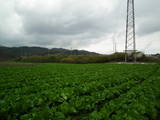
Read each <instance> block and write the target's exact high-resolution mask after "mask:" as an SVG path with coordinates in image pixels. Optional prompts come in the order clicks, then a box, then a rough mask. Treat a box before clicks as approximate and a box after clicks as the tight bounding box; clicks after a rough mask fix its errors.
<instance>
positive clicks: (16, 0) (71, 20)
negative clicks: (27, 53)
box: [0, 0, 160, 54]
mask: <svg viewBox="0 0 160 120" xmlns="http://www.w3.org/2000/svg"><path fill="white" fill-rule="evenodd" d="M126 1H127V0H0V45H5V46H41V47H48V48H53V47H56V48H59V47H63V48H67V49H85V50H90V51H95V52H99V53H104V54H108V53H112V52H113V40H115V41H116V43H117V50H118V51H123V49H124V43H125V21H126V20H125V19H126ZM159 5H160V0H135V9H136V11H135V12H136V43H137V49H138V50H141V51H144V52H146V53H158V52H159V53H160V7H159Z"/></svg>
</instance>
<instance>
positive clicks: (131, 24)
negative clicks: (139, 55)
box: [125, 0, 136, 62]
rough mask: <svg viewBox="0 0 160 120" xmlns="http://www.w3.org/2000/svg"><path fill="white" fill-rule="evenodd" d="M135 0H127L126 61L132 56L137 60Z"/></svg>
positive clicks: (133, 59)
mask: <svg viewBox="0 0 160 120" xmlns="http://www.w3.org/2000/svg"><path fill="white" fill-rule="evenodd" d="M134 10H135V9H134V0H127V20H126V42H125V62H128V60H129V58H130V57H132V61H134V62H136V40H135V12H134Z"/></svg>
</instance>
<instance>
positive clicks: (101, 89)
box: [0, 63, 160, 120]
mask: <svg viewBox="0 0 160 120" xmlns="http://www.w3.org/2000/svg"><path fill="white" fill-rule="evenodd" d="M159 110H160V68H159V65H158V64H49V63H46V64H27V63H25V64H22V63H18V64H17V63H13V64H9V63H6V64H1V65H0V120H157V119H158V118H157V117H158V114H159Z"/></svg>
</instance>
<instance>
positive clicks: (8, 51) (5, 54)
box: [0, 46, 98, 60]
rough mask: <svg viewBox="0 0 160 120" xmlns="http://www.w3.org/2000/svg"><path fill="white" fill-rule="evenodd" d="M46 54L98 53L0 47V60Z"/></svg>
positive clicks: (58, 49) (61, 49)
mask: <svg viewBox="0 0 160 120" xmlns="http://www.w3.org/2000/svg"><path fill="white" fill-rule="evenodd" d="M48 54H53V55H55V54H62V55H94V54H95V55H96V54H98V53H95V52H89V51H85V50H68V49H63V48H52V49H48V48H43V47H26V46H23V47H4V46H0V60H8V59H14V58H18V57H24V56H46V55H48Z"/></svg>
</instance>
